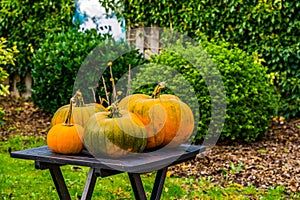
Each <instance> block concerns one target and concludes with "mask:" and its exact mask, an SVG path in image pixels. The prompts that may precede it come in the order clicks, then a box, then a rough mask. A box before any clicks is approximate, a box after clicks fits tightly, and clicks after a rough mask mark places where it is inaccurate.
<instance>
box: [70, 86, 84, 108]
mask: <svg viewBox="0 0 300 200" xmlns="http://www.w3.org/2000/svg"><path fill="white" fill-rule="evenodd" d="M72 99H73V100H72V101H73V102H74V104H75V107H83V106H84V101H83V96H82V93H81V92H80V90H77V91H76V93H75V95H74V96H73V97H72Z"/></svg>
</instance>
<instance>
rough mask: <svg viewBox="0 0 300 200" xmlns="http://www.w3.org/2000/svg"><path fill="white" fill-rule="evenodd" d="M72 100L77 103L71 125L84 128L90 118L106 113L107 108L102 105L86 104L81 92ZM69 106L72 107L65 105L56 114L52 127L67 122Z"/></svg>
mask: <svg viewBox="0 0 300 200" xmlns="http://www.w3.org/2000/svg"><path fill="white" fill-rule="evenodd" d="M72 98H73V100H74V102H75V106H73V111H72V116H71V119H70V123H75V124H79V125H81V126H84V124H85V122H86V121H87V120H88V119H89V117H90V116H92V115H93V114H95V113H96V112H103V111H105V107H104V106H103V105H101V104H98V103H91V104H84V101H83V97H82V94H81V92H80V91H79V90H78V91H77V92H76V94H75V95H74V97H72ZM69 106H70V105H64V106H62V107H60V108H59V109H58V110H57V111H56V112H55V113H54V115H53V117H52V120H51V126H54V125H55V124H60V123H62V122H64V121H65V119H66V117H67V115H68V110H69Z"/></svg>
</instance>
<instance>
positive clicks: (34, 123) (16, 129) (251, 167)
mask: <svg viewBox="0 0 300 200" xmlns="http://www.w3.org/2000/svg"><path fill="white" fill-rule="evenodd" d="M0 107H2V108H3V109H4V111H5V113H6V117H5V119H4V121H5V124H4V125H3V126H1V127H0V139H1V140H7V139H8V138H9V136H13V135H24V136H25V135H26V136H33V135H35V136H40V137H46V134H47V132H48V130H49V128H50V121H51V117H52V115H51V114H48V113H45V112H43V111H42V110H40V109H38V108H35V107H34V105H33V103H32V102H29V101H22V100H20V99H19V100H16V99H12V98H9V97H5V98H4V97H0ZM299 136H300V120H294V121H291V122H285V121H279V120H278V121H276V120H273V123H272V126H271V128H270V131H269V132H268V133H267V134H266V135H265V136H264V137H263V138H262V140H260V141H258V142H253V143H247V144H246V143H231V144H218V145H216V146H215V147H214V148H213V149H212V150H211V151H210V152H208V153H207V154H205V156H204V157H201V158H200V157H199V158H197V159H195V160H194V161H191V162H186V163H183V164H180V165H176V166H174V167H172V168H170V172H169V173H168V174H170V175H171V176H178V177H185V176H193V177H195V178H198V177H206V178H207V179H209V180H211V181H212V182H213V183H215V184H216V185H222V186H227V185H231V184H235V185H240V186H241V187H243V186H248V185H252V186H255V187H257V188H262V189H263V188H273V187H276V186H284V187H285V188H286V189H287V191H288V192H291V193H293V192H300V137H299Z"/></svg>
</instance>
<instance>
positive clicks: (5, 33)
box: [0, 0, 75, 77]
mask: <svg viewBox="0 0 300 200" xmlns="http://www.w3.org/2000/svg"><path fill="white" fill-rule="evenodd" d="M74 10H75V8H74V1H73V0H63V1H48V0H40V1H30V0H23V1H19V0H11V1H0V35H1V36H2V37H5V38H6V39H7V40H8V45H9V46H13V45H12V44H13V43H16V44H17V46H18V49H19V51H20V53H19V54H18V55H17V56H16V61H15V63H16V65H15V66H14V65H10V64H9V65H6V66H5V69H6V70H7V72H8V73H9V74H12V73H17V74H19V75H20V76H21V77H24V76H25V75H26V73H28V72H31V70H32V69H33V55H34V52H35V51H36V50H37V49H39V48H40V45H41V44H42V43H43V42H44V39H45V37H46V34H50V33H55V32H59V31H62V30H64V29H65V28H68V27H71V26H72V17H73V14H74Z"/></svg>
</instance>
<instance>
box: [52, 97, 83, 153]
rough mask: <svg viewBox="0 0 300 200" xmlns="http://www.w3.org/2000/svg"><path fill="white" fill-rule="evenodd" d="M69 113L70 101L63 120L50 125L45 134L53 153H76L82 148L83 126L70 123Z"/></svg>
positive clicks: (70, 109) (70, 112)
mask: <svg viewBox="0 0 300 200" xmlns="http://www.w3.org/2000/svg"><path fill="white" fill-rule="evenodd" d="M71 115H72V101H70V106H69V109H68V115H67V117H66V119H65V122H64V123H60V124H56V125H54V126H52V127H51V128H50V130H49V132H48V134H47V144H48V147H49V149H51V150H52V151H53V152H55V153H61V154H76V153H79V152H81V151H82V149H83V143H82V137H83V132H84V130H83V127H82V126H81V125H78V124H71V123H70V118H71Z"/></svg>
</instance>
